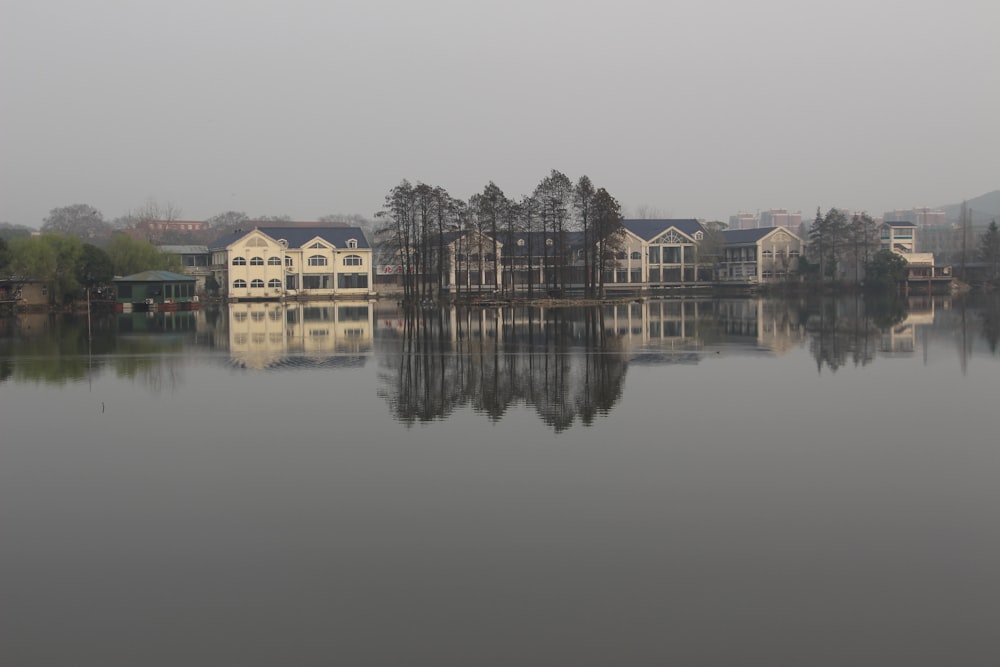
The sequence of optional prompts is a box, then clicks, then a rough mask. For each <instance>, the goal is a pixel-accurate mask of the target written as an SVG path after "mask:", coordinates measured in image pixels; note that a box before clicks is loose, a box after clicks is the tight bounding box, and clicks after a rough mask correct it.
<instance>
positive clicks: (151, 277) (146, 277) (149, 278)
mask: <svg viewBox="0 0 1000 667" xmlns="http://www.w3.org/2000/svg"><path fill="white" fill-rule="evenodd" d="M194 280H195V278H193V277H192V276H185V275H183V274H181V273H174V272H173V271H141V272H140V273H133V274H132V275H130V276H125V277H124V278H115V279H114V280H112V282H116V283H163V282H171V283H175V282H178V281H189V282H194Z"/></svg>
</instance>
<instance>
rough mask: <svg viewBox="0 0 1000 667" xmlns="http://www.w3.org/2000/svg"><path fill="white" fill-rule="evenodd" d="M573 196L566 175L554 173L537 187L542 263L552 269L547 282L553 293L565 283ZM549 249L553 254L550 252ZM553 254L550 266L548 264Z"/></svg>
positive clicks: (570, 184) (570, 183) (536, 197)
mask: <svg viewBox="0 0 1000 667" xmlns="http://www.w3.org/2000/svg"><path fill="white" fill-rule="evenodd" d="M572 196H573V183H572V182H571V181H570V180H569V178H568V177H567V176H566V174H563V173H562V172H560V171H557V170H555V169H553V170H552V171H551V173H550V174H549V175H548V176H546V177H545V178H543V179H542V181H541V182H540V183H539V184H538V187H536V188H535V199H537V200H538V204H539V216H540V219H541V222H542V235H543V238H544V241H543V246H542V251H543V263H544V264H546V265H550V266H551V269H549V270H548V271H549V275H548V277H547V281H546V282H547V283H548V285H549V288H550V289H552V290H555V289H556V287H558V286H561V285H563V284H564V280H565V276H564V273H563V269H564V268H565V261H566V233H565V232H566V222H567V219H568V217H569V206H570V201H571V199H572ZM550 240H551V244H550ZM550 245H551V250H552V252H551V253H550V252H549V248H550ZM550 254H551V257H552V261H551V264H550V262H549V257H550Z"/></svg>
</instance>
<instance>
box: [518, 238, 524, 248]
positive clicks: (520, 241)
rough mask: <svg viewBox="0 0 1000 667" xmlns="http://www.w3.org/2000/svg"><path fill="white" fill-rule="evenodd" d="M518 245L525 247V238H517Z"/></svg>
mask: <svg viewBox="0 0 1000 667" xmlns="http://www.w3.org/2000/svg"><path fill="white" fill-rule="evenodd" d="M517 245H519V246H521V247H522V248H523V247H524V239H518V240H517Z"/></svg>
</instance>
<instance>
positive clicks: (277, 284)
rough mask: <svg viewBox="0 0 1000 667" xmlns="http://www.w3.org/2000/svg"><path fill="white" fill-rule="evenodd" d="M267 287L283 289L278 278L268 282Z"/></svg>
mask: <svg viewBox="0 0 1000 667" xmlns="http://www.w3.org/2000/svg"><path fill="white" fill-rule="evenodd" d="M267 286H268V287H277V288H278V289H281V281H280V280H278V279H277V278H271V279H270V280H268V281H267Z"/></svg>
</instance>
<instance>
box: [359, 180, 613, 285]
mask: <svg viewBox="0 0 1000 667" xmlns="http://www.w3.org/2000/svg"><path fill="white" fill-rule="evenodd" d="M376 220H377V224H376V228H375V242H376V244H377V246H378V247H379V250H380V255H381V256H380V259H379V261H381V262H383V263H386V264H389V265H391V266H398V267H399V271H400V273H401V276H402V284H403V291H404V300H407V301H409V300H416V299H431V298H435V297H437V296H439V295H440V294H442V293H443V292H444V291H445V288H446V287H449V288H451V289H454V290H455V293H456V294H457V295H460V294H461V292H462V290H463V289H466V290H471V289H473V288H475V289H476V290H477V291H484V290H485V291H492V292H494V293H496V294H501V295H507V294H510V293H511V292H513V291H515V290H516V289H521V290H523V291H525V292H526V293H527V295H528V296H529V297H530V296H533V295H534V294H535V293H536V292H542V293H550V294H552V293H557V292H562V291H563V290H564V289H565V287H566V285H567V284H569V283H570V282H572V278H573V277H574V276H573V275H572V272H573V271H577V272H578V274H579V275H578V276H576V277H578V278H579V282H581V283H582V284H583V286H584V289H585V291H586V293H587V294H594V293H597V292H598V291H599V290H600V289H601V288H602V287H603V286H604V277H605V274H606V273H607V271H609V270H610V269H611V268H612V267H613V265H614V262H615V255H616V253H617V251H618V249H619V248H620V247H621V245H622V242H623V238H624V227H623V225H622V212H621V206H620V204H619V203H618V201H617V200H616V199H615V198H614V197H612V196H611V194H609V193H608V191H607V190H605V189H604V188H598V187H595V186H594V184H593V183H592V182H591V180H590V178H588V177H587V176H586V175H584V176H581V177H580V178H579V179H578V180H577V181H576V183H573V182H572V181H571V180H570V179H569V177H568V176H566V175H565V174H563V173H562V172H559V171H557V170H555V169H553V170H552V171H551V172H550V173H549V175H547V176H546V177H544V178H543V179H542V180H541V181H540V182H539V183H538V185H537V186H536V187H535V189H534V191H533V192H532V193H531V194H530V195H522V196H521V197H519V198H513V197H508V196H507V195H506V194H504V192H503V190H501V189H500V187H499V186H498V185H497V184H496V183H494V182H493V181H490V182H489V183H488V184H487V185H486V186H485V187H484V188H483V190H482V191H481V192H477V193H476V194H474V195H472V196H471V197H469V199H468V200H463V199H460V198H457V197H454V196H452V195H451V194H449V193H448V191H447V190H445V189H444V188H443V187H441V186H434V185H429V184H426V183H419V182H418V183H417V184H416V185H414V184H412V183H410V182H409V181H408V180H403V181H402V182H401V183H399V185H396V186H395V187H393V188H392V189H391V190H390V191H389V193H388V194H387V195H386V197H385V203H384V205H383V207H382V210H381V211H380V212H379V213H377V214H376ZM573 234H575V235H576V237H575V239H574V238H571V235H573ZM501 246H502V247H503V248H505V249H506V250H504V251H503V252H501ZM515 249H517V250H516V251H515ZM576 257H578V258H579V260H580V261H579V262H577V260H576ZM453 264H454V265H453ZM463 269H464V275H465V276H466V277H467V281H466V284H465V285H463V284H462V281H456V284H455V285H447V284H446V283H447V278H448V276H449V275H451V274H453V273H455V274H456V275H457V272H459V271H460V270H463ZM473 270H474V271H475V272H476V276H477V280H476V283H475V284H472V283H473V281H472V280H471V279H468V277H469V276H471V274H472V271H473ZM515 273H518V274H519V275H520V276H521V277H522V279H523V281H522V284H521V285H520V286H518V285H516V284H515V281H514V279H513V277H514V275H515ZM482 276H486V277H487V279H486V281H485V284H484V281H482V280H480V279H479V278H481V277H482Z"/></svg>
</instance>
